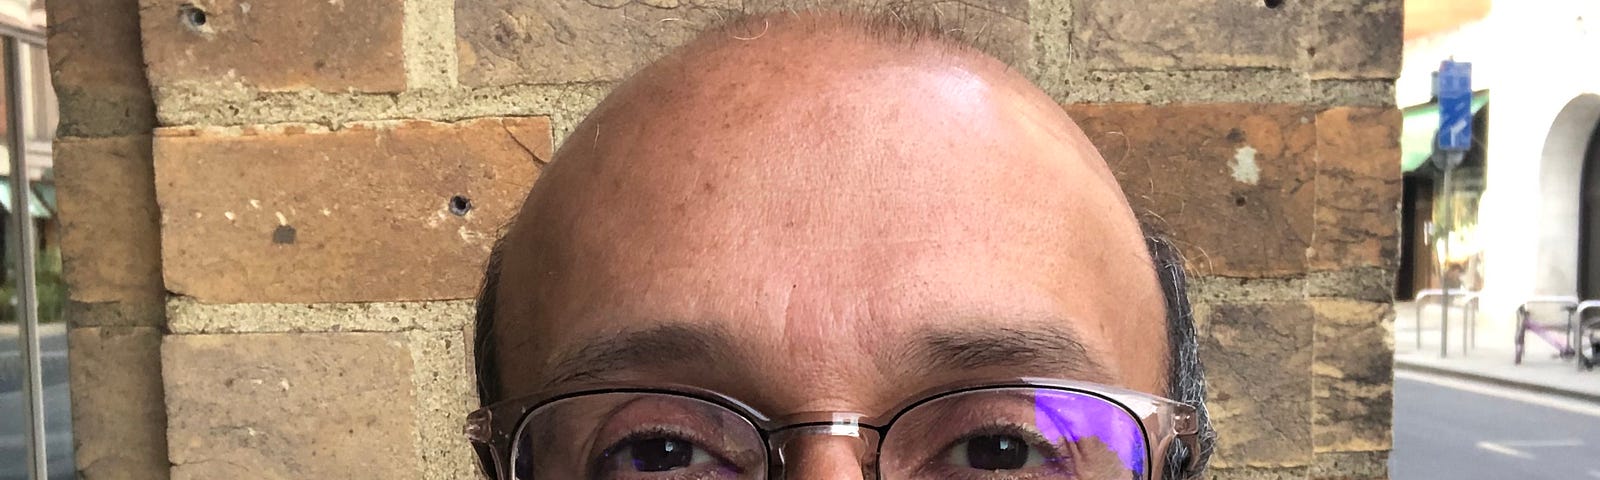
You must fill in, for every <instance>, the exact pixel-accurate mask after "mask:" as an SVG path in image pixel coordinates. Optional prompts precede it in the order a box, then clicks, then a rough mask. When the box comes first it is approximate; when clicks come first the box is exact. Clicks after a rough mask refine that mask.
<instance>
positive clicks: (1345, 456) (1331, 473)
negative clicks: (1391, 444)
mask: <svg viewBox="0 0 1600 480" xmlns="http://www.w3.org/2000/svg"><path fill="white" fill-rule="evenodd" d="M1311 478H1312V479H1313V480H1388V479H1389V452H1387V451H1380V452H1318V453H1317V456H1316V464H1315V465H1312V466H1311Z"/></svg>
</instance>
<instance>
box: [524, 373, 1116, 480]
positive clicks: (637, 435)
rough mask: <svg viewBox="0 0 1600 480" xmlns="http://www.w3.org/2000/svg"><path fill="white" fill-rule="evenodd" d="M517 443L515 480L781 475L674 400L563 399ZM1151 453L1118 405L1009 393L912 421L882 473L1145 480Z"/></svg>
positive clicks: (736, 423) (729, 418) (698, 411)
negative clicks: (1147, 460) (770, 473)
mask: <svg viewBox="0 0 1600 480" xmlns="http://www.w3.org/2000/svg"><path fill="white" fill-rule="evenodd" d="M516 438H517V439H518V441H517V442H516V445H514V446H513V449H512V466H511V467H512V478H516V479H538V480H548V479H591V480H647V479H651V480H653V479H671V480H700V479H706V480H711V479H716V480H724V479H729V480H731V479H754V480H763V479H766V478H768V474H769V472H771V471H775V470H781V468H782V467H781V466H774V465H770V464H769V456H768V454H769V452H768V451H767V447H766V443H765V442H764V440H763V435H762V433H761V431H760V430H759V429H758V428H757V427H756V426H755V425H753V424H752V423H751V422H750V421H749V420H747V419H746V418H745V417H744V416H742V415H740V414H738V413H735V412H734V411H732V410H729V409H727V408H724V407H722V406H720V405H717V404H714V403H711V402H706V401H703V400H699V399H695V398H692V397H687V396H680V395H674V394H665V393H599V394H592V395H584V396H579V397H572V398H567V399H563V400H560V401H557V402H553V403H550V404H547V405H545V406H543V407H540V408H539V409H538V410H535V411H534V412H533V413H532V414H531V415H529V416H528V418H527V419H526V420H525V421H524V423H523V425H522V427H521V428H520V430H519V432H518V434H517V437H516ZM1147 450H1148V448H1147V446H1146V445H1145V436H1144V433H1143V430H1142V428H1141V427H1140V424H1139V421H1138V420H1137V419H1135V418H1134V417H1133V415H1131V414H1130V413H1128V411H1127V410H1125V409H1123V408H1122V407H1121V406H1119V405H1117V404H1115V403H1112V402H1110V401H1108V400H1105V399H1103V398H1100V397H1097V396H1094V395H1090V394H1085V393H1079V392H1073V391H1066V390H1054V389H1045V388H1000V389H985V390H975V391H969V392H963V393H957V394H952V395H946V396H941V397H938V398H935V399H933V400H930V401H927V402H924V403H920V404H918V405H916V406H914V407H912V408H911V409H909V410H907V411H905V412H904V413H903V414H902V415H900V416H899V417H898V418H896V419H895V420H894V423H893V425H891V426H890V428H889V430H888V431H887V433H886V434H885V436H884V437H883V439H882V445H881V448H880V454H879V457H878V459H877V461H878V468H879V471H880V477H881V478H883V479H884V480H924V479H927V480H933V479H941V480H965V479H972V480H1000V479H1006V480H1012V479H1091V480H1129V479H1134V480H1138V479H1144V478H1146V471H1147V465H1146V464H1145V462H1146V459H1147V458H1148V454H1147ZM774 458H776V457H774ZM791 461H796V460H791ZM800 461H803V459H800ZM774 467H777V468H774Z"/></svg>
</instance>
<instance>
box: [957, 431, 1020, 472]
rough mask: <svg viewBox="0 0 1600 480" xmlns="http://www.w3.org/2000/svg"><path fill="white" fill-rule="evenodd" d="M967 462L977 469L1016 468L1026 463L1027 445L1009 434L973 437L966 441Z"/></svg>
mask: <svg viewBox="0 0 1600 480" xmlns="http://www.w3.org/2000/svg"><path fill="white" fill-rule="evenodd" d="M967 463H969V464H970V466H971V467H972V468H975V469H978V470H1016V469H1019V468H1022V466H1023V465H1026V464H1027V463H1028V445H1027V444H1026V443H1024V442H1023V441H1022V439H1019V438H1017V437H1011V436H1004V435H984V436H981V437H975V438H973V439H971V440H968V441H967Z"/></svg>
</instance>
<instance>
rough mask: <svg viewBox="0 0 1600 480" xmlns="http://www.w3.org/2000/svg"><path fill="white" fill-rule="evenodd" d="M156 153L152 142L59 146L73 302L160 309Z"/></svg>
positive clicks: (63, 142)
mask: <svg viewBox="0 0 1600 480" xmlns="http://www.w3.org/2000/svg"><path fill="white" fill-rule="evenodd" d="M150 152H151V141H150V137H149V136H147V135H136V136H125V137H106V138H61V139H58V140H56V145H55V155H54V157H55V167H56V188H57V196H58V198H59V202H60V204H59V207H60V212H59V213H60V217H61V219H60V221H61V251H62V257H63V258H62V275H63V276H64V278H65V279H66V282H67V285H68V287H69V289H68V293H67V295H68V299H69V300H70V301H72V302H80V303H111V302H116V303H124V304H142V305H146V306H150V305H154V306H159V305H160V304H161V301H162V297H163V295H164V292H163V290H162V285H161V233H160V225H161V223H160V222H161V218H160V213H159V211H158V210H157V208H156V193H155V168H154V166H153V165H152V164H151V159H150ZM113 240H114V241H113ZM156 310H157V311H159V308H158V309H156Z"/></svg>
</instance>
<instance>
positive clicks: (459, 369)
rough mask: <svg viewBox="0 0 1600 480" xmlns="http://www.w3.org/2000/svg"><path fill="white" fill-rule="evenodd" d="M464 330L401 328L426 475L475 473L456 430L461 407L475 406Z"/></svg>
mask: <svg viewBox="0 0 1600 480" xmlns="http://www.w3.org/2000/svg"><path fill="white" fill-rule="evenodd" d="M467 330H468V329H467V328H464V327H463V328H459V329H456V330H454V331H444V332H422V331H411V332H407V333H406V337H407V338H408V341H409V342H410V344H411V361H412V364H413V365H415V366H416V369H415V371H414V372H413V373H412V379H413V381H414V382H415V383H416V392H417V425H418V432H417V433H418V437H417V438H418V446H419V447H420V448H421V452H420V458H421V460H422V461H421V463H422V478H424V479H427V480H456V479H468V478H473V479H475V478H479V477H477V476H476V475H477V472H478V464H477V457H476V454H475V453H473V450H472V445H471V444H469V443H468V442H465V441H463V440H462V436H461V426H462V425H466V423H467V412H470V411H472V410H475V409H477V408H478V396H477V393H476V391H475V390H474V388H473V385H474V384H473V376H472V367H471V362H470V360H469V359H470V358H471V357H470V356H469V354H468V352H467V350H468V349H470V348H471V342H469V341H468V339H467V333H466V331H467Z"/></svg>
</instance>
